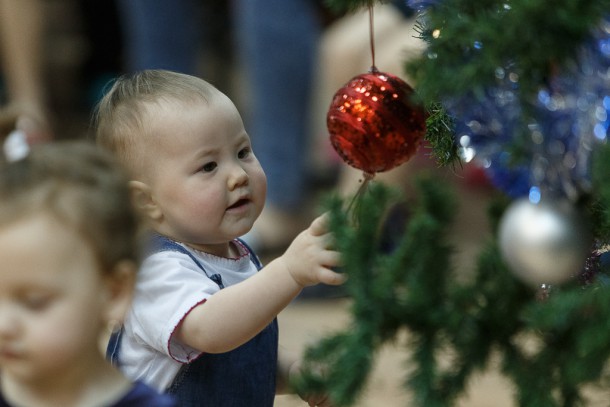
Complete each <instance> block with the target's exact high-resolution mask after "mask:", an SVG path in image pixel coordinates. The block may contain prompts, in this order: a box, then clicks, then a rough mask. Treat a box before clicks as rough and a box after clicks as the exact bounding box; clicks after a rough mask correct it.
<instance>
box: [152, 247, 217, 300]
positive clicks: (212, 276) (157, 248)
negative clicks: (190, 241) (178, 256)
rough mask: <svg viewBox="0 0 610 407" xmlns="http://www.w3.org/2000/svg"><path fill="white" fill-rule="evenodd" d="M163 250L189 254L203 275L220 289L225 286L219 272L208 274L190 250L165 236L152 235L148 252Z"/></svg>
mask: <svg viewBox="0 0 610 407" xmlns="http://www.w3.org/2000/svg"><path fill="white" fill-rule="evenodd" d="M165 251H174V252H180V253H182V254H186V255H187V256H189V257H190V258H191V260H193V262H194V263H195V264H196V265H197V267H199V268H200V269H201V271H203V272H204V273H205V275H206V276H208V277H209V278H210V280H212V281H214V282H215V283H216V284H218V287H220V288H221V289H222V288H225V286H224V284H223V282H222V277H221V275H220V274H212V275H209V274H208V272H207V271H206V270H205V268H204V267H203V265H202V264H201V263H200V262H199V260H197V258H195V256H193V254H192V253H191V252H189V251H188V250H187V249H185V248H184V247H183V246H181V245H179V244H178V243H176V242H174V241H173V240H170V239H168V238H167V237H165V236H161V235H153V236H152V237H151V239H150V242H149V247H148V252H149V254H152V253H159V252H165Z"/></svg>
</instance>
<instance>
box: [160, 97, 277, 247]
mask: <svg viewBox="0 0 610 407" xmlns="http://www.w3.org/2000/svg"><path fill="white" fill-rule="evenodd" d="M153 109H154V108H153ZM150 127H151V128H152V129H153V136H152V137H153V139H154V141H153V142H154V144H155V145H154V146H153V147H152V149H151V150H150V152H151V154H150V157H151V158H152V160H153V161H151V162H150V163H149V167H150V168H151V171H150V173H151V174H152V176H151V177H149V181H150V182H149V183H150V185H149V186H150V187H151V195H152V199H153V200H154V202H155V204H156V205H157V206H158V208H159V209H160V212H161V213H162V215H161V216H160V217H159V218H158V219H156V220H155V222H153V223H154V224H156V226H155V228H156V229H157V231H158V232H159V233H161V234H164V235H166V236H169V237H171V238H173V239H175V240H178V241H180V242H184V243H187V244H189V245H191V246H193V247H196V248H198V249H200V250H203V251H207V252H209V253H213V254H218V255H226V253H225V252H226V247H227V242H229V241H231V240H232V239H235V238H236V237H239V236H242V235H243V234H245V233H247V232H248V231H249V230H250V229H251V228H252V225H253V224H254V221H255V220H256V219H257V217H258V216H259V215H260V213H261V211H262V209H263V205H264V203H265V196H266V191H267V180H266V177H265V173H264V172H263V169H262V168H261V166H260V164H259V162H258V160H257V159H256V157H255V156H254V153H253V151H252V146H251V144H250V137H249V136H248V134H247V133H246V131H245V129H244V125H243V122H242V119H241V117H240V115H239V112H238V111H237V109H236V107H235V105H234V104H233V103H232V102H231V101H230V100H229V99H228V98H227V97H226V96H224V95H218V97H216V98H214V100H212V101H210V102H209V103H207V104H206V103H203V102H201V103H191V104H189V105H186V104H182V105H180V106H177V105H176V104H173V105H172V104H169V103H168V104H164V105H161V106H159V107H157V108H156V110H155V111H154V114H153V115H152V121H151V123H150Z"/></svg>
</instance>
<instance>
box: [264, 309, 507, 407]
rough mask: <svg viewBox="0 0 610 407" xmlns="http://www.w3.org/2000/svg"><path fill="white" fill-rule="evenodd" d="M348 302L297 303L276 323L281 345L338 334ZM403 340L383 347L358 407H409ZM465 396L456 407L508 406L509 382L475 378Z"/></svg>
mask: <svg viewBox="0 0 610 407" xmlns="http://www.w3.org/2000/svg"><path fill="white" fill-rule="evenodd" d="M349 303H350V301H349V300H348V299H339V300H307V301H297V302H294V303H293V304H292V305H290V306H289V307H288V308H287V309H286V310H284V311H283V312H282V313H281V314H280V316H279V318H278V320H279V324H280V332H281V334H280V335H281V336H280V338H281V339H280V342H281V346H283V347H284V348H287V349H289V350H293V351H297V352H300V351H302V350H303V349H304V348H305V347H306V346H308V345H309V344H312V343H315V342H316V341H317V340H318V339H319V338H321V337H323V336H325V335H329V334H331V333H333V332H338V331H340V330H341V329H342V328H344V327H346V326H348V324H349V321H350V314H349ZM404 342H405V337H403V338H398V341H397V343H395V344H391V345H387V346H384V347H383V348H382V349H380V351H379V354H378V355H377V356H376V362H375V368H374V370H373V371H372V373H371V376H370V377H369V383H368V386H367V388H366V389H365V390H364V392H363V395H362V397H361V399H360V400H359V402H358V403H357V404H356V405H357V406H359V407H380V406H383V407H399V406H408V405H410V403H409V396H408V392H407V391H406V390H405V388H404V387H403V386H402V382H403V380H404V378H405V372H406V371H407V351H406V350H405V346H404ZM470 387H471V389H469V391H468V395H467V397H465V398H464V400H462V401H461V402H460V403H459V406H464V407H465V406H469V407H489V406H494V407H509V406H512V405H513V404H511V402H510V390H509V383H508V382H507V381H506V380H503V378H502V377H501V376H500V375H499V374H497V373H495V372H488V373H486V374H485V375H482V376H480V377H477V378H475V379H474V380H473V382H472V384H471V386H470ZM275 405H276V407H297V406H301V407H302V406H305V405H306V404H305V403H304V402H303V401H301V400H300V399H298V398H297V397H294V396H278V397H276V403H275Z"/></svg>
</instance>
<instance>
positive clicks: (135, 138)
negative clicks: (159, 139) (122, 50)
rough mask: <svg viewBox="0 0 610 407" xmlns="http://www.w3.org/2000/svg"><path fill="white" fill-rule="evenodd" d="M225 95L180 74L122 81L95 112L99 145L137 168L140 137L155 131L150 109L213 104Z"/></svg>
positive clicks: (143, 74)
mask: <svg viewBox="0 0 610 407" xmlns="http://www.w3.org/2000/svg"><path fill="white" fill-rule="evenodd" d="M218 95H222V93H221V92H220V91H219V90H218V89H216V88H215V87H214V86H213V85H212V84H210V83H208V82H206V81H205V80H203V79H201V78H198V77H195V76H191V75H186V74H182V73H178V72H172V71H167V70H157V69H149V70H144V71H140V72H136V73H134V74H130V75H123V76H120V77H118V78H117V79H116V80H115V81H114V82H113V83H112V86H110V89H109V90H108V91H107V92H106V93H105V94H104V96H103V97H102V99H101V100H100V102H99V103H98V105H97V106H96V108H95V111H94V113H93V118H92V127H93V129H92V131H93V135H94V136H95V139H96V142H97V143H98V144H99V145H101V146H103V147H105V148H107V149H108V150H110V151H112V152H114V153H115V154H116V155H117V156H118V157H119V160H120V161H121V162H122V163H123V164H126V166H128V167H129V166H133V165H137V163H138V161H139V157H138V156H137V153H138V151H139V148H138V144H137V143H138V142H139V141H140V142H141V140H139V139H140V136H142V135H146V134H147V132H148V131H151V129H149V128H148V127H147V126H146V124H147V119H150V116H149V115H148V111H147V108H148V107H149V106H151V105H154V104H159V103H176V104H179V105H180V104H182V106H184V104H186V105H188V104H191V103H193V104H194V103H202V102H203V103H209V102H210V101H211V100H213V99H214V97H217V96H218Z"/></svg>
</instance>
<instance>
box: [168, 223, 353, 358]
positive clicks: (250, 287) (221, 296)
mask: <svg viewBox="0 0 610 407" xmlns="http://www.w3.org/2000/svg"><path fill="white" fill-rule="evenodd" d="M331 244H332V235H331V234H330V233H329V231H328V221H327V217H326V215H322V216H320V217H318V218H316V219H315V220H314V221H313V222H312V223H311V225H310V226H309V228H308V229H306V230H305V231H303V232H301V233H300V234H299V235H298V236H297V237H296V238H295V239H294V241H293V242H292V244H291V245H290V247H289V248H288V249H287V250H286V252H285V253H284V254H283V255H282V256H280V257H279V258H277V259H275V260H273V261H272V262H270V263H269V264H268V265H267V266H266V267H264V268H263V269H262V270H261V271H259V272H258V273H256V275H254V276H252V277H250V278H249V279H247V280H245V281H243V282H241V283H239V284H236V285H233V286H230V287H227V288H225V289H223V290H220V291H219V292H217V293H216V294H214V295H213V296H211V297H210V298H209V299H208V300H207V301H206V302H205V303H203V304H201V305H199V306H197V307H195V308H194V309H193V310H192V311H191V312H189V314H188V315H187V316H186V317H185V318H184V320H183V322H182V324H181V325H180V326H179V327H178V328H177V331H176V338H177V339H178V340H180V341H181V342H183V343H185V344H187V345H189V346H191V347H193V348H195V349H198V350H200V351H202V352H207V353H221V352H227V351H230V350H232V349H235V348H236V347H238V346H240V345H242V344H244V343H245V342H247V341H248V340H250V339H251V338H253V337H254V336H255V335H256V334H258V333H259V332H260V331H261V330H262V329H263V328H264V327H265V326H267V325H268V324H269V323H270V322H271V321H272V320H273V318H275V317H276V316H277V314H278V313H279V312H280V311H281V310H282V309H284V308H285V307H286V306H287V305H288V304H289V303H290V301H292V300H293V299H294V298H295V297H296V296H297V295H298V294H299V293H300V292H301V290H302V289H303V288H304V287H307V286H311V285H315V284H318V283H325V284H332V285H338V284H342V283H343V282H344V281H345V276H344V275H342V274H339V273H336V272H334V271H332V268H333V267H336V266H338V265H339V262H340V255H339V253H338V252H337V251H335V250H332V249H331V248H330V246H331Z"/></svg>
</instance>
